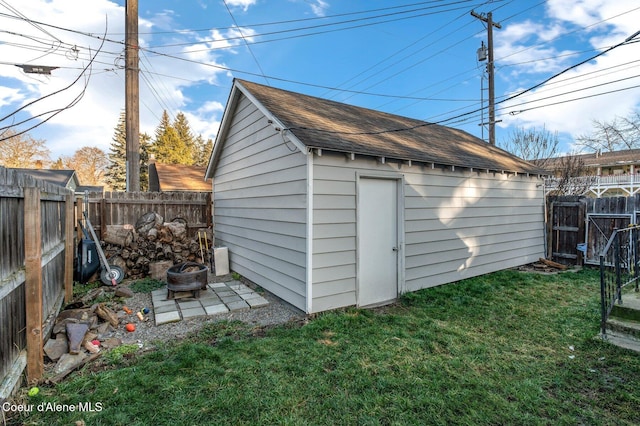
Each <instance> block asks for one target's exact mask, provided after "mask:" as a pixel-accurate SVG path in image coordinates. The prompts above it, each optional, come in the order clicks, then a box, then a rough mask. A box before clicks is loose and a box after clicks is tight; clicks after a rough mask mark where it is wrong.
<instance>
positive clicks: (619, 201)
mask: <svg viewBox="0 0 640 426" xmlns="http://www.w3.org/2000/svg"><path fill="white" fill-rule="evenodd" d="M639 220H640V194H638V195H634V196H631V197H605V198H589V197H576V196H570V197H548V198H547V257H548V258H550V259H552V260H554V261H556V262H560V263H564V264H567V265H581V264H583V263H585V264H591V265H599V264H600V253H601V251H602V249H603V248H604V246H605V245H606V244H607V241H608V240H609V237H610V236H611V235H612V234H613V231H614V230H616V229H621V228H625V227H627V226H629V225H631V224H637V223H638V221H639Z"/></svg>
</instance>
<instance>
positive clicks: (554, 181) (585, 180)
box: [545, 154, 596, 195]
mask: <svg viewBox="0 0 640 426" xmlns="http://www.w3.org/2000/svg"><path fill="white" fill-rule="evenodd" d="M553 175H554V177H552V178H549V179H547V181H546V182H545V184H546V185H547V188H548V189H549V190H550V191H549V194H550V195H585V194H586V193H587V192H589V189H590V188H591V186H593V185H594V184H595V181H596V176H595V175H593V171H592V170H591V169H589V168H588V167H585V165H584V161H583V160H582V157H580V156H578V155H575V154H572V155H567V156H564V157H560V158H559V159H556V161H555V166H554V167H553Z"/></svg>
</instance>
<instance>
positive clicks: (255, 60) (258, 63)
mask: <svg viewBox="0 0 640 426" xmlns="http://www.w3.org/2000/svg"><path fill="white" fill-rule="evenodd" d="M222 3H224V7H225V8H226V9H227V12H229V16H231V20H232V21H233V23H234V24H235V26H236V28H237V29H238V32H239V33H240V37H242V41H244V44H245V46H247V50H248V51H249V53H250V54H251V57H252V58H253V60H254V62H255V63H256V65H257V66H258V69H259V70H260V74H262V78H264V80H265V81H266V82H267V85H269V86H271V83H269V79H268V78H267V77H266V76H265V75H264V70H263V69H262V67H261V66H260V62H258V58H257V57H256V55H255V54H254V53H253V50H252V49H251V46H249V43H248V42H247V38H246V37H245V36H244V34H243V32H242V28H240V26H239V25H238V22H237V21H236V18H234V16H233V13H231V9H229V5H228V4H227V0H222Z"/></svg>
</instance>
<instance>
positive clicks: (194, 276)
mask: <svg viewBox="0 0 640 426" xmlns="http://www.w3.org/2000/svg"><path fill="white" fill-rule="evenodd" d="M208 272H209V270H208V268H207V267H206V266H205V265H203V264H201V263H195V262H184V263H179V264H177V265H174V266H172V267H170V268H169V269H167V299H175V293H176V292H179V291H190V292H191V293H192V295H193V297H195V298H198V297H200V290H206V289H207V273H208Z"/></svg>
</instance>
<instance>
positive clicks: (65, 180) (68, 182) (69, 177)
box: [13, 169, 80, 191]
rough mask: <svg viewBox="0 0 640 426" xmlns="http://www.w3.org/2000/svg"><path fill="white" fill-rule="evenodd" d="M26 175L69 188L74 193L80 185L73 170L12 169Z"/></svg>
mask: <svg viewBox="0 0 640 426" xmlns="http://www.w3.org/2000/svg"><path fill="white" fill-rule="evenodd" d="M13 170H16V171H18V172H21V173H26V174H28V175H30V176H33V177H34V178H36V179H40V180H43V181H45V182H49V183H52V184H54V185H59V186H62V187H65V188H69V189H72V190H74V191H75V189H76V188H77V187H78V186H79V185H80V182H79V181H78V175H76V171H75V170H51V169H13Z"/></svg>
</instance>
